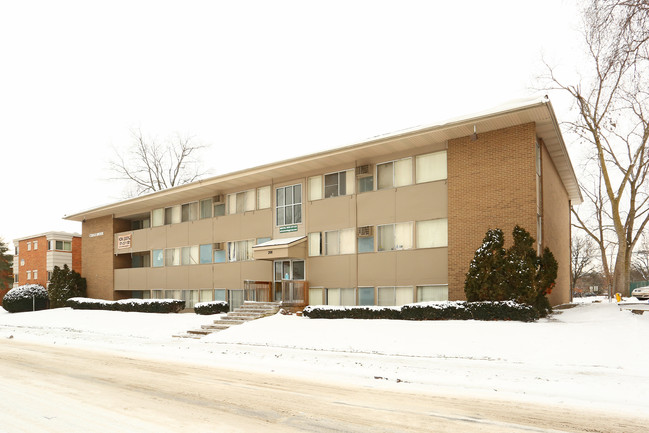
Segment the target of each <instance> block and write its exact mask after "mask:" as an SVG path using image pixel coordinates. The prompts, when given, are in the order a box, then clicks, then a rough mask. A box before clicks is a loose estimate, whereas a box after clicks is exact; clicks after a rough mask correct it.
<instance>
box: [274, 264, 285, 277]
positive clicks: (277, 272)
mask: <svg viewBox="0 0 649 433" xmlns="http://www.w3.org/2000/svg"><path fill="white" fill-rule="evenodd" d="M282 263H283V262H275V281H279V280H281V279H282Z"/></svg>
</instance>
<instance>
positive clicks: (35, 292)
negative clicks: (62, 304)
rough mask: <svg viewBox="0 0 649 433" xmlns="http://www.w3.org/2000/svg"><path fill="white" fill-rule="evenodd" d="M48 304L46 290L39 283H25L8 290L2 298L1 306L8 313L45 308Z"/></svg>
mask: <svg viewBox="0 0 649 433" xmlns="http://www.w3.org/2000/svg"><path fill="white" fill-rule="evenodd" d="M47 305H48V297H47V290H45V287H43V286H41V285H40V284H27V285H25V286H18V287H14V288H13V289H11V290H9V292H7V294H6V295H5V297H4V299H3V300H2V307H3V308H4V309H5V310H7V311H8V312H10V313H21V312H24V311H33V310H34V308H35V309H36V310H45V309H46V308H47Z"/></svg>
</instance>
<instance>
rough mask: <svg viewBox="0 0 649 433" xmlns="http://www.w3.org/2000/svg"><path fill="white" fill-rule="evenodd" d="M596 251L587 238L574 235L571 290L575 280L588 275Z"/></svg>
mask: <svg viewBox="0 0 649 433" xmlns="http://www.w3.org/2000/svg"><path fill="white" fill-rule="evenodd" d="M596 253H597V251H596V249H595V246H594V245H593V241H592V240H591V239H590V238H589V237H585V236H578V235H575V236H573V237H572V245H571V265H572V266H571V267H572V269H571V271H572V289H573V290H574V288H575V285H576V284H577V280H579V279H580V278H581V277H582V276H584V275H586V274H587V273H589V272H590V271H591V270H592V269H591V267H592V264H593V260H594V259H595V255H596Z"/></svg>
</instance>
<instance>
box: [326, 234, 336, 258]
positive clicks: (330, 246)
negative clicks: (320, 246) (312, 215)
mask: <svg viewBox="0 0 649 433" xmlns="http://www.w3.org/2000/svg"><path fill="white" fill-rule="evenodd" d="M324 236H325V241H324V255H325V256H331V255H336V254H340V248H339V243H338V242H339V238H338V232H337V231H334V232H325V234H324Z"/></svg>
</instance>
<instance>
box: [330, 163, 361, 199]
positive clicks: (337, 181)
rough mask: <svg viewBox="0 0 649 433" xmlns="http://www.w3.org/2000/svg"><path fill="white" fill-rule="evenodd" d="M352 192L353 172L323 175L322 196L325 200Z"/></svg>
mask: <svg viewBox="0 0 649 433" xmlns="http://www.w3.org/2000/svg"><path fill="white" fill-rule="evenodd" d="M353 192H354V170H346V171H340V172H338V173H330V174H325V177H324V196H325V198H330V197H338V196H340V195H346V194H353Z"/></svg>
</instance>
